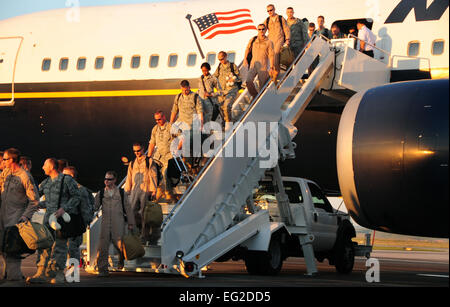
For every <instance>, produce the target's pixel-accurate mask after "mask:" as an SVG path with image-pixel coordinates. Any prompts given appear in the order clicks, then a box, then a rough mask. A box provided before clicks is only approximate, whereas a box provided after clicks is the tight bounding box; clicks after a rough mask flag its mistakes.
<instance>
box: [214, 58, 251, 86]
mask: <svg viewBox="0 0 450 307" xmlns="http://www.w3.org/2000/svg"><path fill="white" fill-rule="evenodd" d="M249 65H250V63H249ZM221 66H222V63H220V64H219V67H217V74H218V75H220V67H221ZM230 69H231V73H232V74H233V75H234V76H235V77H236V78H238V75H237V74H236V72H235V71H234V63H233V62H230ZM238 80H240V79H238ZM236 85H237V86H238V88H239V89H240V90H241V89H242V80H240V81H236Z"/></svg>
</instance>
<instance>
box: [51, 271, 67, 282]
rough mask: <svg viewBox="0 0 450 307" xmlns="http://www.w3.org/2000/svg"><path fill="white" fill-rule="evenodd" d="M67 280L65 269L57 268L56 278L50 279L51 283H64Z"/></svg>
mask: <svg viewBox="0 0 450 307" xmlns="http://www.w3.org/2000/svg"><path fill="white" fill-rule="evenodd" d="M65 281H66V275H64V270H57V271H56V276H55V278H52V280H50V283H51V284H63V283H65Z"/></svg>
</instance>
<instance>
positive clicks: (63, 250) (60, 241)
mask: <svg viewBox="0 0 450 307" xmlns="http://www.w3.org/2000/svg"><path fill="white" fill-rule="evenodd" d="M49 229H50V228H49ZM68 241H69V239H67V238H62V237H61V236H60V235H59V234H56V236H55V243H53V246H52V247H51V248H48V249H39V250H38V251H37V259H36V265H37V266H38V267H40V266H42V267H44V268H52V269H55V270H64V269H65V268H66V263H67V254H68V246H67V243H68ZM78 259H79V258H78Z"/></svg>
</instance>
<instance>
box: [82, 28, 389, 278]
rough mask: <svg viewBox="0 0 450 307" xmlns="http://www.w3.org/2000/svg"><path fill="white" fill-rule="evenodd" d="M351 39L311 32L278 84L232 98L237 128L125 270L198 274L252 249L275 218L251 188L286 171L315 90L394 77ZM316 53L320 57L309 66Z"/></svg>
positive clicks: (301, 230) (305, 244) (94, 229)
mask: <svg viewBox="0 0 450 307" xmlns="http://www.w3.org/2000/svg"><path fill="white" fill-rule="evenodd" d="M353 45H354V40H353V39H349V40H348V42H345V41H344V42H343V43H342V42H340V43H339V44H333V42H332V41H330V40H328V39H327V38H325V37H323V36H320V35H316V36H313V38H312V39H311V41H310V42H309V44H308V45H307V46H308V47H307V48H305V49H304V50H303V51H302V52H301V53H300V54H299V56H298V57H297V59H296V60H295V61H294V63H293V64H292V65H291V66H290V67H289V68H288V70H287V71H286V73H285V74H284V75H283V76H282V78H281V80H280V81H279V82H278V83H277V84H275V83H274V82H272V81H270V80H269V81H268V82H267V83H266V84H265V85H262V87H261V89H260V91H259V94H258V96H257V97H254V98H251V97H249V94H248V91H247V90H245V91H244V92H243V93H242V94H241V95H240V96H239V98H238V99H237V100H236V102H235V103H234V105H233V115H234V119H235V122H236V123H235V125H234V127H233V129H232V130H230V131H228V132H227V133H226V134H225V138H224V140H223V143H222V146H220V147H219V148H218V149H217V150H216V152H215V154H214V156H213V157H212V158H210V159H209V161H208V162H207V163H206V165H205V166H204V167H203V169H202V171H201V172H200V173H199V175H198V176H197V177H196V178H195V180H194V182H193V183H192V184H191V185H190V186H189V188H188V189H187V190H186V192H185V193H184V194H183V196H182V198H181V199H180V200H179V202H178V203H177V204H176V205H175V206H174V207H173V208H171V210H170V212H167V215H166V218H165V220H164V222H163V224H162V226H161V229H162V232H161V239H160V241H159V245H158V246H150V247H146V255H145V256H144V257H143V258H141V259H138V260H135V261H131V262H126V263H125V270H132V271H149V272H164V273H175V274H182V275H184V276H194V275H196V274H198V275H199V276H201V274H202V268H204V267H206V266H207V265H208V264H210V263H211V262H213V261H215V260H216V259H218V258H219V257H221V256H223V255H224V254H226V253H227V252H229V251H230V250H232V249H233V248H235V247H237V246H240V245H244V246H247V247H248V248H249V249H251V246H252V244H251V243H252V242H254V241H255V240H258V238H259V236H263V235H264V236H267V234H269V235H270V231H271V230H270V228H271V227H274V226H273V225H272V224H273V223H271V221H270V217H269V213H268V211H267V210H258V209H256V210H255V208H254V207H253V206H252V202H253V198H252V195H253V191H254V189H255V188H257V187H258V183H259V181H260V180H261V179H262V178H264V176H265V174H266V173H267V172H272V173H275V174H278V178H280V177H281V174H279V167H278V161H279V160H280V159H281V160H283V159H292V158H295V154H294V150H293V145H292V139H293V138H294V137H295V135H296V133H297V131H296V128H295V126H294V124H295V122H296V121H297V119H298V118H299V117H300V116H301V115H302V113H303V112H304V110H305V109H306V107H307V106H308V104H309V103H310V101H311V100H312V99H313V97H314V96H315V95H316V93H317V92H318V91H319V90H320V89H322V88H326V89H350V90H352V91H355V92H357V91H360V90H363V89H367V88H371V87H374V86H377V85H382V84H385V83H388V82H389V78H390V69H389V65H388V64H385V63H382V62H380V61H378V60H376V59H373V58H370V57H368V56H366V55H364V54H362V53H360V52H358V51H356V50H354V49H353V47H350V46H353ZM316 59H318V61H317V60H316ZM315 60H316V62H318V64H317V66H316V67H315V68H314V69H313V70H312V65H313V63H315ZM308 71H309V74H308ZM306 74H308V76H307V78H306V77H305V75H306ZM251 127H258V128H259V129H258V137H257V141H256V143H255V145H254V146H255V149H256V150H255V153H256V154H254V155H250V154H247V155H237V154H236V152H237V148H236V147H237V145H236V144H249V143H252V142H253V140H250V137H249V133H246V131H247V132H248V130H249V129H250V128H251ZM241 142H244V143H241ZM248 152H250V149H248ZM274 155H275V158H274V157H273V156H274ZM281 184H282V183H281ZM282 196H283V193H280V199H278V196H277V199H278V200H279V206H280V212H281V215H282V216H283V222H284V224H286V225H287V226H290V224H292V221H291V220H290V218H289V216H290V214H289V212H288V211H289V206H288V205H287V206H286V197H284V199H283V197H282ZM284 196H285V195H284ZM283 204H284V205H283ZM100 223H101V218H100V219H99V220H96V221H94V222H93V224H92V225H91V228H90V230H89V234H88V244H87V245H88V261H89V263H90V264H91V265H92V264H93V263H94V259H95V255H96V244H97V240H98V239H97V238H98V232H99V225H100ZM291 226H293V225H291ZM292 229H293V231H296V232H297V233H298V235H299V236H300V242H301V245H302V249H303V252H304V255H305V259H306V262H307V270H308V273H311V274H312V273H314V272H316V271H317V270H316V268H315V264H314V254H313V252H312V248H311V247H310V243H311V240H312V237H310V236H309V235H308V230H307V228H306V225H295V227H292ZM267 248H268V246H267V247H266V250H267ZM113 266H114V264H113Z"/></svg>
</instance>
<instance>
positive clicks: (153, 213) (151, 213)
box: [144, 200, 163, 226]
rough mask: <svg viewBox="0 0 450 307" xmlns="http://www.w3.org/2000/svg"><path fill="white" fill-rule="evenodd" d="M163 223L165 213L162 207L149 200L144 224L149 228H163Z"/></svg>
mask: <svg viewBox="0 0 450 307" xmlns="http://www.w3.org/2000/svg"><path fill="white" fill-rule="evenodd" d="M162 222H163V213H162V208H161V206H160V205H159V204H157V203H155V202H152V201H149V200H148V201H147V203H146V204H145V208H144V223H145V224H146V225H149V226H161V224H162Z"/></svg>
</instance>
